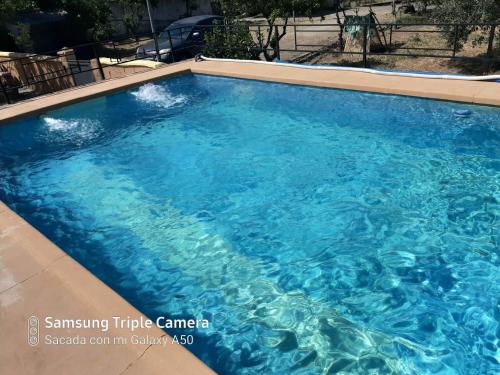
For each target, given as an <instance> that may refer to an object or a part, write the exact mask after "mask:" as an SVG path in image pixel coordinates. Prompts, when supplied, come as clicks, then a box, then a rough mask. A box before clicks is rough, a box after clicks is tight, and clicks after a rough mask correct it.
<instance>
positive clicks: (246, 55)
mask: <svg viewBox="0 0 500 375" xmlns="http://www.w3.org/2000/svg"><path fill="white" fill-rule="evenodd" d="M259 51H260V49H259V48H258V46H257V45H256V43H255V42H254V40H253V38H252V34H251V33H250V30H249V29H248V26H247V25H245V24H244V23H243V22H241V21H237V20H234V19H230V18H227V17H226V18H225V19H224V23H218V24H215V25H214V27H213V28H212V30H210V31H209V32H207V33H206V34H205V47H204V49H203V54H205V55H207V56H209V57H216V58H232V59H243V60H258V58H259V55H260V52H259Z"/></svg>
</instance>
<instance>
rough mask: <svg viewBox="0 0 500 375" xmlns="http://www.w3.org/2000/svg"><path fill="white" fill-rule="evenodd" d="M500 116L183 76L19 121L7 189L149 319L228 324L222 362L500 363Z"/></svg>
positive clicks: (305, 367)
mask: <svg viewBox="0 0 500 375" xmlns="http://www.w3.org/2000/svg"><path fill="white" fill-rule="evenodd" d="M462 110H469V111H471V114H470V115H469V116H467V117H457V116H455V115H454V111H462ZM48 119H50V120H48ZM89 124H90V125H89ZM499 125H500V110H498V109H495V108H489V107H480V106H466V105H461V104H456V103H446V102H436V101H430V100H421V99H414V98H405V97H397V96H386V95H377V94H368V93H360V92H349V91H337V90H326V89H318V88H308V87H301V86H288V85H282V84H271V83H262V82H254V81H243V80H235V79H226V78H217V77H207V76H198V75H195V76H185V77H177V78H173V79H171V80H168V81H165V82H161V83H156V84H147V85H145V86H143V87H141V88H138V89H133V90H130V91H128V92H125V93H119V94H115V95H112V96H108V97H105V98H101V99H97V100H92V101H88V102H84V103H80V104H77V105H73V106H69V107H66V108H64V109H61V110H57V111H53V112H51V113H48V114H46V115H43V116H41V117H40V118H32V119H27V120H23V121H19V122H18V123H16V124H13V125H11V126H5V127H1V128H0V199H2V200H3V201H5V202H6V203H7V204H8V205H10V206H11V207H12V208H13V209H15V210H16V211H17V212H18V213H20V214H21V215H22V216H24V217H25V218H26V219H27V220H28V221H30V222H31V223H32V224H34V225H35V226H36V227H37V228H39V229H40V230H41V231H42V232H43V233H45V234H46V235H47V236H48V237H49V238H50V239H51V240H53V241H54V242H56V243H57V244H58V245H60V246H61V247H62V248H63V249H65V250H66V251H67V252H68V253H69V254H71V255H72V256H74V257H75V258H76V259H77V260H78V261H79V262H81V263H82V264H83V265H84V266H86V267H87V268H89V269H90V270H91V271H92V272H93V273H94V274H96V275H97V276H98V277H100V278H101V279H102V280H103V281H105V282H106V283H107V284H108V285H110V286H111V287H112V288H113V289H115V290H116V291H117V292H118V293H120V294H121V295H122V296H124V297H125V298H126V299H127V300H129V301H130V302H131V303H132V304H134V305H135V306H136V307H138V308H139V309H140V310H141V311H143V312H144V313H146V314H147V315H148V316H150V317H152V318H154V317H155V316H158V315H165V314H167V315H169V316H172V317H196V318H198V319H200V318H202V317H203V318H206V319H209V320H210V321H211V322H212V325H211V328H210V329H209V330H202V329H200V330H199V331H196V332H194V334H195V335H196V343H195V345H193V346H191V347H188V349H190V350H192V351H193V352H194V353H195V354H196V355H197V356H199V357H200V358H201V359H202V360H203V361H205V362H206V363H207V364H208V365H209V366H211V367H212V368H213V369H215V370H216V371H218V372H219V373H228V374H229V373H241V374H255V373H269V374H271V373H274V374H283V373H297V374H313V373H352V374H355V373H359V374H366V373H378V374H385V373H387V374H389V373H394V374H426V373H427V374H437V373H442V374H493V373H496V372H498V371H500V365H499V363H500V306H499V304H500V297H499V296H500V272H499V266H500V265H499V259H498V258H499V257H498V256H499V253H500V249H499V243H500V224H499V220H498V218H499V214H500V204H499V200H500V168H499V167H498V166H499V165H500V128H499ZM82 130H92V131H91V132H87V133H85V132H82ZM87 134H90V135H91V136H86V135H87Z"/></svg>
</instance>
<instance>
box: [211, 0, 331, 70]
mask: <svg viewBox="0 0 500 375" xmlns="http://www.w3.org/2000/svg"><path fill="white" fill-rule="evenodd" d="M220 3H221V7H222V11H223V12H224V16H225V17H229V18H231V19H233V18H237V17H241V16H253V15H257V14H261V15H262V16H263V17H264V18H265V19H266V23H267V25H265V26H264V27H263V28H261V31H260V33H259V35H258V36H257V39H258V43H259V45H260V48H261V49H262V51H263V54H264V57H265V59H266V60H267V61H272V60H274V59H275V58H276V57H277V56H278V44H279V41H280V40H281V39H282V38H283V37H284V36H285V35H286V32H287V26H288V20H289V18H290V17H291V16H292V15H293V14H294V12H295V13H301V14H305V15H306V16H309V17H311V16H312V13H313V11H314V10H317V9H319V8H320V7H321V5H322V4H323V0H220ZM278 23H280V25H282V26H280V27H276V25H277V24H278ZM269 48H271V49H272V51H269Z"/></svg>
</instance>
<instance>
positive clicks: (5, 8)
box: [0, 0, 139, 39]
mask: <svg viewBox="0 0 500 375" xmlns="http://www.w3.org/2000/svg"><path fill="white" fill-rule="evenodd" d="M137 1H139V0H137ZM109 3H110V1H109V0H0V22H5V21H6V20H9V19H11V20H12V19H14V18H15V17H16V15H18V14H20V13H23V12H29V11H39V10H41V11H61V12H66V13H67V14H68V17H69V18H70V20H71V22H72V23H73V25H74V26H75V29H82V30H86V31H87V32H88V34H89V37H91V38H92V39H101V38H104V37H107V36H109V34H110V32H111V30H112V29H111V26H110V24H109V22H108V19H109V16H110V15H111V9H110V7H109Z"/></svg>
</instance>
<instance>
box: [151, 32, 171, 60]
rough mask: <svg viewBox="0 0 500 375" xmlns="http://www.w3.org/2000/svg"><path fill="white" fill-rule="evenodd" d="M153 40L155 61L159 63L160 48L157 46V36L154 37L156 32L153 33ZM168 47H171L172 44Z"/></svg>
mask: <svg viewBox="0 0 500 375" xmlns="http://www.w3.org/2000/svg"><path fill="white" fill-rule="evenodd" d="M168 34H169V35H170V31H169V32H168ZM153 39H154V42H155V52H156V61H160V47H159V45H158V35H156V32H155V33H153ZM170 45H171V46H172V44H170ZM172 47H173V46H172Z"/></svg>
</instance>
